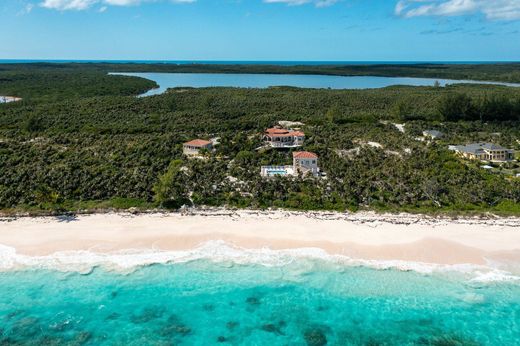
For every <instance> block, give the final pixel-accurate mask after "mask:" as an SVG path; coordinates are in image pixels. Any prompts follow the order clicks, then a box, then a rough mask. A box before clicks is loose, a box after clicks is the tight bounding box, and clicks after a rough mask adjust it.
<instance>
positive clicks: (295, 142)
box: [264, 135, 305, 148]
mask: <svg viewBox="0 0 520 346" xmlns="http://www.w3.org/2000/svg"><path fill="white" fill-rule="evenodd" d="M264 140H265V141H266V142H268V143H269V144H271V146H273V147H282V148H283V147H294V146H302V145H303V142H304V141H305V137H304V136H269V135H266V136H264Z"/></svg>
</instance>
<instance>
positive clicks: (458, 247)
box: [0, 210, 520, 265]
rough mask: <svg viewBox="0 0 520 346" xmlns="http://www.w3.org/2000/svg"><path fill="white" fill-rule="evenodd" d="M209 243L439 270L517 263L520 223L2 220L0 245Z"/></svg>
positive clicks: (100, 247) (174, 246) (177, 217)
mask: <svg viewBox="0 0 520 346" xmlns="http://www.w3.org/2000/svg"><path fill="white" fill-rule="evenodd" d="M208 241H224V242H226V243H228V244H231V245H232V246H236V247H239V248H242V249H264V248H269V249H272V250H286V249H300V248H319V249H322V250H325V251H326V252H327V253H328V254H331V255H343V256H347V257H349V258H352V259H360V260H377V261H413V262H421V263H431V264H440V265H456V264H475V265H484V264H486V263H489V262H490V261H502V262H507V263H514V264H520V219H515V218H512V219H477V218H475V219H458V220H451V219H435V218H428V217H424V216H413V215H376V214H372V213H361V214H335V213H290V212H283V211H273V212H255V211H239V212H232V211H222V210H213V211H209V212H203V211H198V212H195V213H192V214H190V215H182V214H179V213H167V214H162V213H155V214H139V215H133V214H129V213H128V214H126V213H120V214H115V213H111V214H94V215H80V216H77V217H41V218H29V217H22V218H16V219H0V244H1V245H3V246H4V247H9V248H13V249H15V251H16V253H17V254H18V255H24V256H49V255H52V254H54V253H58V252H64V251H90V252H94V253H112V252H116V251H120V250H128V249H132V250H152V249H153V250H154V251H181V250H182V251H185V250H190V249H194V248H197V247H199V246H200V245H201V244H204V243H206V242H208Z"/></svg>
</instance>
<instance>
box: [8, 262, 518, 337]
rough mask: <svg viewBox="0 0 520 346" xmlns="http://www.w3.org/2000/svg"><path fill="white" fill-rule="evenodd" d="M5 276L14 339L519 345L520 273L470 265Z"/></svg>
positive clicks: (315, 265)
mask: <svg viewBox="0 0 520 346" xmlns="http://www.w3.org/2000/svg"><path fill="white" fill-rule="evenodd" d="M82 256H86V254H82ZM0 282H1V285H0V344H2V345H11V344H29V345H54V344H56V345H58V344H60V345H62V344H67V345H218V344H221V345H313V346H318V345H514V344H516V343H517V342H518V335H520V283H519V282H518V281H515V280H514V279H511V278H510V277H509V278H508V279H507V280H500V277H490V276H484V277H482V278H479V277H478V275H477V276H475V273H471V274H469V273H468V272H465V271H459V270H455V271H450V270H448V271H439V272H435V271H434V272H429V273H424V272H423V273H420V272H417V271H413V270H409V271H403V270H397V269H391V268H386V269H381V268H379V269H378V268H372V267H368V266H361V265H358V266H348V265H345V264H344V263H343V264H342V263H338V262H335V261H328V260H324V259H316V258H314V259H310V258H308V259H305V258H295V259H293V260H291V261H284V262H283V263H280V264H279V265H278V264H276V263H274V262H273V263H269V264H267V263H263V264H262V263H254V262H252V263H249V264H248V263H236V262H235V261H233V260H231V259H228V260H225V259H222V258H220V259H219V260H215V261H212V260H208V259H198V260H192V261H187V262H183V263H174V262H172V263H167V264H155V265H143V266H137V267H134V268H132V269H127V270H125V271H121V270H111V269H109V268H106V267H103V266H100V267H94V268H92V269H91V270H88V271H83V272H77V271H74V270H73V271H67V270H64V269H63V268H61V270H60V271H57V270H51V269H43V268H40V269H36V268H25V269H23V270H18V271H5V272H2V273H0Z"/></svg>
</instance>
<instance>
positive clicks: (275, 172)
mask: <svg viewBox="0 0 520 346" xmlns="http://www.w3.org/2000/svg"><path fill="white" fill-rule="evenodd" d="M299 174H302V175H312V176H314V177H318V176H320V168H319V167H318V155H316V154H314V153H311V152H308V151H297V152H294V153H293V164H292V166H262V169H261V171H260V175H261V176H262V177H265V178H271V177H274V176H298V175H299Z"/></svg>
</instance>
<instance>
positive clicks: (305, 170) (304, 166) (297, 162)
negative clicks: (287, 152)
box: [293, 151, 320, 177]
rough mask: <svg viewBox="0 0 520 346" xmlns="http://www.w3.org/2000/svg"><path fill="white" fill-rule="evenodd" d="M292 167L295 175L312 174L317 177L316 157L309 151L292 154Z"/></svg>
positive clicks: (318, 172) (318, 171)
mask: <svg viewBox="0 0 520 346" xmlns="http://www.w3.org/2000/svg"><path fill="white" fill-rule="evenodd" d="M293 167H294V171H295V173H298V174H299V173H301V174H304V175H305V174H312V175H313V176H315V177H316V176H318V175H319V174H320V169H319V167H318V155H316V154H314V153H311V152H309V151H297V152H294V153H293Z"/></svg>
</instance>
